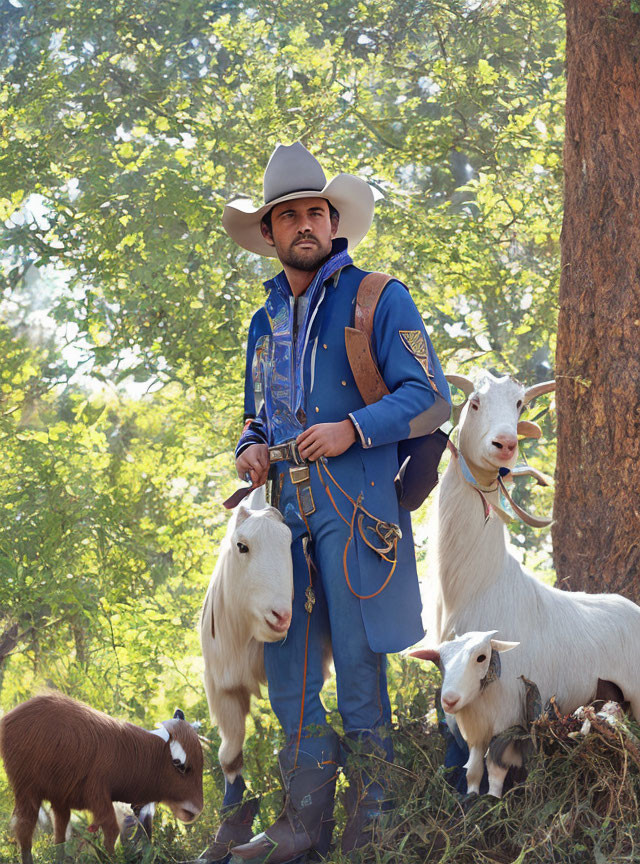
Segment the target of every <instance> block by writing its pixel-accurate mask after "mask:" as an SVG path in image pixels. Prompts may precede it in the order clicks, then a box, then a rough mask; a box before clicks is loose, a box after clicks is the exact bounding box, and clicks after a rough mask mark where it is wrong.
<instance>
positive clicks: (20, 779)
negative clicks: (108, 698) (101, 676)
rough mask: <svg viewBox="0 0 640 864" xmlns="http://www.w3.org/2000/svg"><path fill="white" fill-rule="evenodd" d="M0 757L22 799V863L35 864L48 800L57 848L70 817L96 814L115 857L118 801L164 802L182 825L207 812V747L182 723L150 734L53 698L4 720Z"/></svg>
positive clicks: (18, 809)
mask: <svg viewBox="0 0 640 864" xmlns="http://www.w3.org/2000/svg"><path fill="white" fill-rule="evenodd" d="M180 714H182V712H180ZM0 755H2V758H3V760H4V765H5V770H6V772H7V777H8V779H9V783H10V785H11V788H12V790H13V794H14V796H15V808H14V812H13V819H12V822H13V827H14V831H15V835H16V838H17V840H18V843H19V844H20V850H21V854H22V862H23V864H32V862H33V858H32V855H31V844H32V838H33V832H34V828H35V826H36V822H37V820H38V811H39V808H40V804H41V803H42V801H43V800H44V801H50V802H51V808H52V810H53V816H54V834H55V842H56V843H57V844H63V843H64V841H65V832H66V828H67V825H68V823H69V818H70V815H71V810H90V811H91V812H92V814H93V819H94V826H93V827H94V830H97V829H98V828H101V829H102V832H103V835H104V845H105V848H106V850H107V852H108V853H109V854H113V850H114V845H115V841H116V838H117V836H118V823H117V820H116V815H115V813H114V809H113V803H112V802H114V801H123V802H125V803H127V804H131V805H133V806H141V805H142V806H144V805H146V804H148V803H149V802H153V801H162V802H164V803H165V804H167V805H168V806H169V807H170V808H171V810H172V811H173V813H174V815H175V816H177V818H178V819H180V820H181V821H182V822H193V821H194V819H196V818H197V817H198V815H199V814H200V812H201V811H202V806H203V798H202V764H203V757H202V747H201V745H200V741H199V739H198V735H197V733H196V731H195V730H194V729H193V727H192V726H191V725H190V724H189V723H187V722H186V721H185V720H184V719H180V717H174V718H173V719H171V720H166V721H164V722H163V723H162V724H161V726H160V727H159V728H158V729H154V730H153V731H152V732H150V731H147V730H146V729H141V728H139V727H138V726H134V725H133V724H132V723H124V722H122V721H120V720H114V719H113V718H112V717H109V716H108V715H107V714H103V713H102V712H101V711H96V710H95V709H94V708H91V707H89V706H88V705H85V704H84V703H82V702H78V701H76V700H75V699H70V698H69V697H68V696H64V695H63V694H61V693H56V692H47V693H43V694H41V695H39V696H34V697H33V699H29V700H28V701H27V702H23V703H22V704H21V705H18V706H17V707H16V708H14V709H13V710H12V711H9V712H8V713H7V714H5V716H4V717H3V718H2V720H0ZM60 851H61V850H60Z"/></svg>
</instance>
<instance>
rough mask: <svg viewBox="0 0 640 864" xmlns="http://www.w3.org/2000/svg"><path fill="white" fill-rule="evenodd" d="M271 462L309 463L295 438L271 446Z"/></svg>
mask: <svg viewBox="0 0 640 864" xmlns="http://www.w3.org/2000/svg"><path fill="white" fill-rule="evenodd" d="M269 462H293V464H294V465H306V464H307V463H306V461H305V460H304V459H303V458H302V456H301V455H300V451H299V450H298V445H297V444H296V442H295V441H294V440H291V441H285V442H284V444H276V445H274V446H273V447H269Z"/></svg>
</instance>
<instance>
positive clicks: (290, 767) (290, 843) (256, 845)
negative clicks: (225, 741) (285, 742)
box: [231, 736, 337, 864]
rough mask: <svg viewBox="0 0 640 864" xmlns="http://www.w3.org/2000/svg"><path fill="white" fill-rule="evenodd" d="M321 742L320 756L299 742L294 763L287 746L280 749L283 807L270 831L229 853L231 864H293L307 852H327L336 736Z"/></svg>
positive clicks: (335, 773) (334, 781)
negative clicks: (283, 789) (321, 755)
mask: <svg viewBox="0 0 640 864" xmlns="http://www.w3.org/2000/svg"><path fill="white" fill-rule="evenodd" d="M326 739H327V743H329V742H330V743H329V747H328V748H327V751H328V752H325V754H323V755H324V756H325V757H326V758H322V759H319V758H318V757H314V756H312V755H311V754H310V753H308V752H305V750H304V747H305V741H304V740H303V741H302V743H301V745H300V751H299V753H298V758H297V760H296V758H295V747H294V746H293V745H289V746H287V747H286V748H285V749H284V750H282V751H281V753H280V755H279V757H278V760H279V762H280V772H281V774H282V781H283V784H284V788H285V793H286V797H285V803H284V809H283V811H282V813H281V814H280V816H279V817H278V818H277V819H276V821H275V822H274V823H273V825H271V827H270V828H267V830H266V831H264V832H262V833H261V834H258V835H257V836H255V837H254V838H253V839H252V840H251V842H250V843H245V844H243V845H242V846H236V847H235V848H234V849H233V857H232V859H231V862H232V864H245V862H251V864H266V862H268V864H293V862H298V861H302V860H304V858H305V857H306V853H307V852H310V851H311V850H315V851H316V852H317V853H319V854H320V855H326V854H327V852H328V851H329V844H330V842H331V834H332V831H333V824H334V822H333V799H334V794H335V787H336V776H337V764H336V762H335V761H334V758H333V754H334V753H335V752H337V751H336V747H335V744H336V743H337V738H336V739H335V741H334V740H333V739H332V738H331V737H330V736H326ZM311 740H313V739H311ZM317 740H318V739H316V742H315V743H316V744H317ZM313 749H314V750H317V746H314V747H313Z"/></svg>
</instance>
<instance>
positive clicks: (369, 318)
mask: <svg viewBox="0 0 640 864" xmlns="http://www.w3.org/2000/svg"><path fill="white" fill-rule="evenodd" d="M392 278H393V277H392V276H388V275H387V274H386V273H367V275H366V276H365V277H364V279H363V280H362V282H361V283H360V285H359V287H358V294H357V296H356V311H355V318H354V324H353V326H354V327H355V328H356V330H362V331H363V332H364V333H366V334H367V339H368V340H369V342H371V335H372V333H373V316H374V315H375V311H376V306H377V305H378V300H379V299H380V297H381V296H382V292H383V291H384V289H385V288H386V286H387V283H388V282H391V280H392Z"/></svg>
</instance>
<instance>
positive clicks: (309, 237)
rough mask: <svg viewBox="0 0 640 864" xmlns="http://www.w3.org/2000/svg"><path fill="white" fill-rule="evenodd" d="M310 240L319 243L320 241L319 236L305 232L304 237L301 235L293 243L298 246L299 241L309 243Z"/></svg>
mask: <svg viewBox="0 0 640 864" xmlns="http://www.w3.org/2000/svg"><path fill="white" fill-rule="evenodd" d="M310 240H313V241H314V243H318V244H319V242H320V241H319V240H318V238H317V237H314V235H313V234H305V235H304V237H299V238H298V239H297V240H294V242H293V243H292V244H291V245H292V246H297V245H298V244H299V243H308V242H309V241H310Z"/></svg>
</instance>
